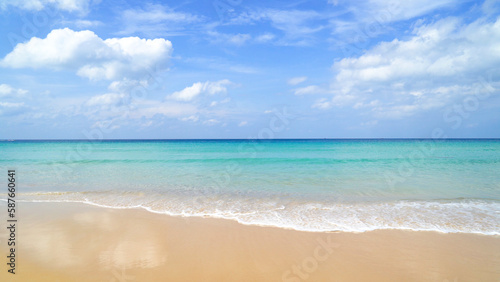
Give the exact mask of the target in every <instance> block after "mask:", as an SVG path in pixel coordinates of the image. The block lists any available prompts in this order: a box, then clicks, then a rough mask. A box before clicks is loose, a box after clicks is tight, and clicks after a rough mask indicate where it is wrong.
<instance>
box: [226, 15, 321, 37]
mask: <svg viewBox="0 0 500 282" xmlns="http://www.w3.org/2000/svg"><path fill="white" fill-rule="evenodd" d="M328 18H329V16H328V15H327V14H325V13H319V12H316V11H312V10H278V9H258V10H252V11H246V12H243V13H241V14H239V15H238V16H236V17H234V18H232V19H230V21H229V22H228V24H229V25H251V24H255V23H269V24H270V25H271V26H272V27H273V28H274V29H276V30H278V31H280V32H282V33H283V36H282V38H281V39H279V40H274V42H275V43H276V44H278V45H308V44H309V43H310V41H311V40H312V39H313V38H312V35H313V34H315V33H317V32H319V31H321V30H323V29H324V28H325V27H326V22H325V20H326V19H328ZM275 37H276V35H275V34H272V33H265V34H261V35H259V36H258V37H257V38H256V42H258V43H263V42H269V41H271V40H273V39H274V38H275Z"/></svg>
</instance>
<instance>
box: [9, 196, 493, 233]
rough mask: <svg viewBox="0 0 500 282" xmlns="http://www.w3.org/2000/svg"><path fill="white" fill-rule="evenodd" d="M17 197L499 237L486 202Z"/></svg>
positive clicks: (326, 226) (352, 228)
mask: <svg viewBox="0 0 500 282" xmlns="http://www.w3.org/2000/svg"><path fill="white" fill-rule="evenodd" d="M18 196H19V199H21V200H22V201H25V202H79V203H84V204H90V205H95V206H100V207H106V208H118V209H127V208H142V209H145V210H147V211H149V212H153V213H160V214H167V215H171V216H183V217H212V218H222V219H230V220H235V221H237V222H239V223H241V224H245V225H259V226H272V227H280V228H286V229H294V230H300V231H312V232H330V231H345V232H365V231H372V230H377V229H400V230H415V231H438V232H444V233H476V234H484V235H500V202H498V201H493V200H481V199H463V198H462V199H448V200H446V199H443V200H433V201H423V200H419V201H412V200H399V201H387V202H382V201H380V202H349V203H346V202H336V201H328V200H324V201H311V200H310V199H308V200H305V199H297V198H293V197H291V196H275V197H269V196H268V195H267V196H266V197H256V196H248V195H244V194H238V195H234V194H227V195H224V194H221V195H199V194H198V195H197V194H191V193H186V194H171V193H160V192H154V191H125V192H118V191H96V192H93V191H85V192H36V193H24V194H19V195H18ZM18 201H19V200H18Z"/></svg>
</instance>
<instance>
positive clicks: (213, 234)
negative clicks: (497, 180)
mask: <svg viewBox="0 0 500 282" xmlns="http://www.w3.org/2000/svg"><path fill="white" fill-rule="evenodd" d="M3 206H5V202H2V207H3ZM18 218H19V222H18V228H17V231H16V232H17V249H16V274H15V275H12V274H10V273H8V272H7V266H6V265H5V263H4V264H3V266H2V271H1V274H0V280H1V281H499V279H500V255H499V254H500V237H498V236H484V235H474V234H443V233H437V232H422V231H421V232H415V231H397V230H380V231H372V232H364V233H348V232H337V233H314V232H299V231H294V230H285V229H279V228H272V227H260V226H246V225H242V224H239V223H237V222H234V221H231V220H223V219H211V218H194V217H191V218H183V217H171V216H168V215H163V214H154V213H151V212H148V211H145V210H142V209H109V208H102V207H96V206H90V205H85V204H76V203H20V207H19V211H18ZM3 219H4V220H2V221H3V222H6V219H5V218H3ZM2 229H3V230H2V233H1V243H2V244H1V246H2V248H1V250H2V253H3V255H4V258H5V257H6V254H7V244H6V239H7V233H6V232H5V230H6V229H5V228H2ZM5 260H6V259H4V261H5Z"/></svg>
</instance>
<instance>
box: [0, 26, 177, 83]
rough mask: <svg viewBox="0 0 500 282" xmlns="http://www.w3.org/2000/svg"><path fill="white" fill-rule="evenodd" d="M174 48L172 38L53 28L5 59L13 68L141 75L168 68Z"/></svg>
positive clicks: (113, 77)
mask: <svg viewBox="0 0 500 282" xmlns="http://www.w3.org/2000/svg"><path fill="white" fill-rule="evenodd" d="M171 52H172V44H171V43H170V41H168V40H165V39H162V38H157V39H141V38H138V37H123V38H109V39H106V40H103V39H101V38H99V37H98V36H97V35H96V34H95V33H93V32H92V31H89V30H84V31H73V30H71V29H68V28H65V29H55V30H52V31H51V32H50V33H49V34H48V35H47V37H46V38H44V39H41V38H37V37H33V38H31V39H30V40H29V41H28V42H26V43H20V44H18V45H17V46H16V47H14V50H13V51H12V52H10V53H9V54H7V56H5V58H3V59H2V61H1V62H0V65H1V66H3V67H11V68H34V69H38V68H48V69H53V70H63V69H67V70H72V71H75V72H76V74H77V75H79V76H81V77H86V78H89V79H91V80H101V79H109V80H119V79H124V78H138V77H142V76H144V75H146V74H147V73H148V72H149V71H151V70H153V69H155V70H156V69H158V68H160V69H161V68H165V67H166V63H167V61H168V60H169V58H170V55H171Z"/></svg>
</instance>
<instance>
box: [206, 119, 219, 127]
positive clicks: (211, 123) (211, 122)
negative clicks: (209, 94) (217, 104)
mask: <svg viewBox="0 0 500 282" xmlns="http://www.w3.org/2000/svg"><path fill="white" fill-rule="evenodd" d="M218 123H220V121H218V120H216V119H213V118H212V119H208V120H205V121H203V124H205V125H208V126H212V125H216V124H218Z"/></svg>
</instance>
